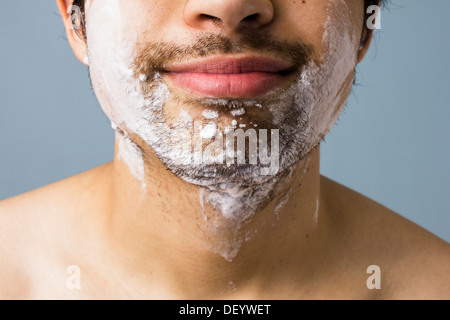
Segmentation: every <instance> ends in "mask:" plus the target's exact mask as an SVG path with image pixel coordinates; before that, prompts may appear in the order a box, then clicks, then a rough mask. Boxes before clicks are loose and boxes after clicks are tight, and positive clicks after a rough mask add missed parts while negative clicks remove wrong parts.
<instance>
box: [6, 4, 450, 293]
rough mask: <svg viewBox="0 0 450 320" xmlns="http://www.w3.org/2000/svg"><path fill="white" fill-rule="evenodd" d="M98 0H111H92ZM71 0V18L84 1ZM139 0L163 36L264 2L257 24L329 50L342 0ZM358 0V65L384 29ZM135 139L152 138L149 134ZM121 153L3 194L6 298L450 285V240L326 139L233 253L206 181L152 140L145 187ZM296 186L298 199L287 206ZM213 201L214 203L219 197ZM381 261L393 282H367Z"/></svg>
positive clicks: (73, 41) (228, 22) (227, 21)
mask: <svg viewBox="0 0 450 320" xmlns="http://www.w3.org/2000/svg"><path fill="white" fill-rule="evenodd" d="M95 1H103V0H91V3H93V2H95ZM57 3H58V6H59V8H60V11H61V14H62V16H63V18H64V20H66V19H67V18H68V17H67V14H66V12H67V6H69V5H70V4H71V1H64V0H58V1H57ZM127 3H129V5H128V7H127V10H129V12H127V14H130V15H132V16H134V15H133V12H134V11H133V10H137V9H136V8H139V6H147V9H148V10H147V11H145V10H144V11H142V10H141V11H139V12H148V17H147V18H146V19H145V20H143V19H144V18H143V16H142V14H140V15H136V20H137V21H136V23H138V24H145V26H146V28H147V30H150V32H151V31H153V32H154V37H157V36H158V35H159V34H164V35H165V36H167V37H170V38H172V39H177V37H179V35H180V34H183V32H180V30H181V31H186V30H188V29H189V30H190V31H192V30H194V31H209V32H217V31H218V29H219V31H220V32H222V33H223V34H225V35H227V36H229V37H234V36H238V35H239V26H240V25H241V22H242V21H243V19H244V18H245V17H246V16H248V15H249V14H253V13H255V12H257V13H259V18H258V19H257V20H256V21H253V22H252V25H251V27H252V28H255V29H257V28H267V31H268V32H270V34H271V35H273V36H274V37H278V38H280V37H281V38H285V39H287V40H298V39H304V40H307V41H308V42H309V43H310V44H312V45H313V46H314V47H315V48H316V49H317V50H316V52H319V53H320V52H321V51H320V50H322V48H321V41H322V38H323V32H324V29H323V28H321V27H320V23H319V22H320V21H323V20H324V19H323V12H324V8H325V7H326V4H327V3H328V1H326V0H321V1H306V3H304V2H302V1H285V0H279V1H271V2H269V1H262V0H261V1H256V0H255V1H245V2H244V1H239V0H228V1H208V2H205V1H201V0H189V1H187V0H183V1H156V0H148V1H138V0H133V1H131V0H130V1H127ZM271 3H272V5H270V4H271ZM346 3H347V6H348V7H349V8H351V11H352V19H353V21H352V24H353V26H356V28H357V29H359V30H361V32H360V33H359V35H360V37H361V43H362V44H363V47H362V48H361V49H360V46H359V45H356V46H355V48H354V50H355V52H356V55H357V60H356V61H355V67H356V64H357V63H359V62H360V61H361V60H362V59H363V58H364V55H365V53H366V52H367V50H368V47H369V44H370V37H371V34H370V33H368V32H363V16H364V15H363V4H362V1H360V0H347V1H346ZM149 8H152V10H150V9H149ZM230 8H231V9H233V10H231V9H230ZM141 9H142V7H141ZM202 14H208V15H210V16H216V17H219V18H220V21H221V22H222V23H221V24H217V23H212V21H211V20H209V19H204V16H202ZM144 16H145V15H144ZM202 17H203V18H202ZM156 30H157V31H156ZM162 30H163V31H164V32H161V31H162ZM292 30H297V31H298V32H297V33H295V32H292ZM67 33H68V39H69V42H70V45H71V46H72V48H73V50H74V53H75V55H76V57H77V58H78V59H79V60H80V61H83V60H84V57H85V55H86V52H87V48H86V44H85V42H84V41H83V40H82V39H80V38H79V37H77V35H75V34H74V33H73V31H72V30H71V29H70V28H68V30H67ZM289 37H291V38H289ZM177 40H178V41H183V39H182V38H181V39H179V38H178V39H177ZM93 80H94V81H95V79H93ZM351 85H352V77H349V78H348V79H347V80H346V81H344V82H343V83H342V88H343V90H342V91H343V92H344V94H343V96H342V97H341V98H342V99H344V100H345V99H346V98H347V96H348V93H349V91H350V88H351ZM171 107H172V105H170V104H169V105H168V106H167V108H168V110H169V111H170V110H171ZM173 107H174V108H175V107H176V106H175V105H173ZM199 113H201V112H199ZM323 134H326V132H323ZM134 139H135V140H136V142H138V143H140V144H143V142H142V141H139V137H134ZM117 153H118V149H117V146H116V157H115V159H114V161H113V162H111V163H108V164H105V165H103V166H101V167H98V168H95V169H92V170H90V171H88V172H85V173H83V174H80V175H77V176H74V177H71V178H69V179H66V180H63V181H60V182H57V183H55V184H52V185H49V186H46V187H43V188H40V189H38V190H35V191H32V192H29V193H26V194H23V195H20V196H17V197H14V198H11V199H8V200H5V201H2V202H0V243H2V246H0V256H1V257H2V263H1V264H0V283H1V286H0V298H4V299H78V298H81V299H103V298H106V299H130V298H137V299H141V298H142V299H205V298H207V299H405V298H406V299H448V298H450V285H449V284H450V273H449V272H448V270H450V246H449V244H448V243H446V242H445V241H443V240H441V239H439V238H437V237H436V236H434V235H432V234H430V233H429V232H427V231H425V230H423V229H422V228H420V227H419V226H417V225H415V224H413V223H411V222H410V221H407V220H406V219H404V218H402V217H401V216H399V215H397V214H396V213H394V212H392V211H390V210H389V209H387V208H384V207H383V206H381V205H379V204H377V203H375V202H374V201H372V200H370V199H368V198H366V197H364V196H363V195H361V194H358V193H357V192H355V191H352V190H350V189H348V188H346V187H344V186H342V185H340V184H338V183H336V182H333V181H331V180H329V179H327V178H325V177H323V176H321V175H320V170H319V169H320V168H319V159H320V154H319V153H320V152H319V147H316V148H314V149H313V150H312V151H311V152H310V153H309V154H308V156H307V157H306V158H305V159H304V160H302V161H300V162H299V164H298V167H297V168H296V170H295V171H294V173H293V175H292V178H291V179H290V180H289V181H288V182H286V184H285V185H283V187H282V188H281V190H279V192H278V194H277V195H276V197H275V199H274V200H273V201H272V202H271V203H269V204H268V205H267V206H265V207H264V208H261V209H260V210H258V212H257V213H256V214H255V215H254V217H253V219H251V221H249V222H248V223H246V224H245V226H244V227H243V229H242V230H241V232H243V233H249V234H252V235H253V237H252V238H251V239H250V240H249V241H246V242H245V243H244V244H243V245H242V247H241V249H240V251H239V253H238V255H237V256H236V258H235V259H234V260H233V261H232V262H228V261H226V260H224V259H223V257H221V256H220V255H218V254H216V253H214V252H213V251H211V250H210V249H209V248H208V247H207V246H205V244H208V243H223V242H226V241H229V240H230V239H232V238H233V237H234V235H235V230H232V229H231V228H229V229H227V228H224V229H223V230H222V232H220V234H214V235H213V234H211V233H208V232H205V231H204V229H203V226H204V225H203V224H204V217H203V214H202V212H201V210H200V205H199V200H198V199H199V198H198V195H199V188H198V186H195V185H193V184H189V183H187V182H185V181H184V180H182V179H180V178H179V177H177V176H176V175H174V174H173V173H172V172H170V171H168V170H166V167H165V166H164V165H163V163H161V162H160V161H159V160H158V158H157V157H156V156H155V155H154V154H153V153H152V151H151V150H150V149H149V150H146V156H145V161H146V164H147V165H146V180H145V183H146V185H147V191H146V192H143V191H142V183H141V182H140V181H138V180H137V179H136V178H135V177H134V176H133V175H132V174H131V173H130V170H129V168H128V166H127V165H126V164H125V163H124V162H123V161H122V160H121V159H120V158H119V157H118V156H117ZM306 164H307V165H306ZM289 190H290V192H291V196H290V197H289V200H288V201H287V203H286V204H285V206H283V207H282V208H281V210H280V211H279V213H278V214H277V215H274V208H275V207H276V205H277V203H279V201H280V199H282V198H283V196H284V195H286V194H287V192H289ZM174 195H176V196H174ZM317 201H318V202H317ZM317 203H318V204H319V206H318V207H316V204H317ZM317 208H318V210H319V211H318V217H319V220H318V221H317V224H316V223H315V222H314V221H315V218H314V216H315V213H316V209H317ZM207 214H211V215H212V214H213V209H212V208H207ZM256 231H257V232H256ZM374 264H375V265H378V266H379V267H380V268H381V272H382V275H381V276H382V277H381V279H382V289H381V290H368V288H367V287H366V280H367V278H368V277H369V275H368V274H366V269H367V267H368V266H371V265H374ZM71 265H77V266H79V267H80V269H81V272H82V273H81V276H82V282H81V285H82V289H81V290H69V289H67V288H66V279H67V277H68V275H67V273H66V269H67V267H68V266H71ZM230 283H232V285H230Z"/></svg>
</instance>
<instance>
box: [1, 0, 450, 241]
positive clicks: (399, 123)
mask: <svg viewBox="0 0 450 320" xmlns="http://www.w3.org/2000/svg"><path fill="white" fill-rule="evenodd" d="M449 13H450V1H448V0H430V1H423V0H393V1H392V4H391V6H390V10H389V11H388V10H384V11H383V12H382V16H381V30H378V31H377V32H376V35H375V42H374V43H373V45H372V48H371V50H370V52H369V54H368V56H367V57H366V59H365V61H364V62H363V63H362V64H361V65H360V66H359V68H358V76H357V83H358V84H357V85H356V86H355V88H354V91H353V93H352V96H351V97H350V99H349V103H348V106H347V108H346V110H345V112H344V114H343V116H342V117H341V119H340V121H339V122H338V124H337V126H335V128H333V130H332V132H331V133H330V134H329V135H328V136H327V138H326V141H325V143H324V144H323V145H322V155H321V157H322V158H321V166H322V169H321V170H322V173H323V174H324V175H326V176H328V177H330V178H332V179H334V180H337V181H338V182H340V183H343V184H344V185H347V186H348V187H350V188H353V189H355V190H357V191H359V192H361V193H363V194H365V195H367V196H369V197H371V198H372V199H374V200H376V201H378V202H379V203H381V204H383V205H385V206H387V207H389V208H390V209H392V210H394V211H396V212H398V213H400V214H401V215H403V216H404V217H407V218H408V219H410V220H412V221H414V222H416V223H417V224H419V225H421V226H423V227H424V228H426V229H428V230H430V231H431V232H433V233H435V234H437V235H438V236H440V237H441V238H443V239H445V240H446V241H450V200H449V198H450V169H449V163H450V132H449V125H450V106H449V105H450V27H449V26H450V24H449V23H448V14H449ZM113 144H114V138H113V131H112V129H111V127H110V123H109V121H108V119H107V118H106V116H104V114H103V112H102V111H101V109H100V107H99V105H98V103H97V101H96V98H95V96H94V94H93V92H92V90H91V88H90V81H89V79H88V74H87V68H86V67H84V66H83V65H82V64H81V63H79V62H78V61H77V60H76V59H75V57H74V56H73V54H72V52H71V49H70V47H69V45H68V43H67V41H66V37H65V34H64V27H63V24H62V22H61V19H60V17H59V14H58V12H57V8H56V4H55V1H53V0H40V1H32V0H28V1H26V0H14V1H4V2H3V3H2V8H1V11H0V200H1V199H5V198H8V197H11V196H14V195H17V194H20V193H23V192H26V191H29V190H32V189H35V188H38V187H40V186H43V185H46V184H49V183H52V182H55V181H58V180H60V179H63V178H66V177H69V176H72V175H74V174H77V173H80V172H83V171H85V170H88V169H90V168H93V167H96V166H98V165H101V164H103V163H106V162H108V161H111V160H112V159H113V150H114V146H113Z"/></svg>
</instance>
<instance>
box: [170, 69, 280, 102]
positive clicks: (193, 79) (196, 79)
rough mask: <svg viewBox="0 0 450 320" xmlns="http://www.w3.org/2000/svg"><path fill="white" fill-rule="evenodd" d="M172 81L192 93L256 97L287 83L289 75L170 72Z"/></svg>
mask: <svg viewBox="0 0 450 320" xmlns="http://www.w3.org/2000/svg"><path fill="white" fill-rule="evenodd" d="M167 76H168V77H169V79H170V80H171V82H172V83H173V84H174V85H175V86H177V87H179V88H181V89H184V90H185V91H187V92H189V93H191V94H197V95H201V96H207V97H217V98H256V97H260V96H263V95H265V94H267V93H269V92H270V91H273V90H275V89H277V88H279V87H281V86H283V84H285V83H286V81H287V80H288V76H286V75H281V74H278V73H267V72H249V73H236V74H211V73H191V72H170V73H167Z"/></svg>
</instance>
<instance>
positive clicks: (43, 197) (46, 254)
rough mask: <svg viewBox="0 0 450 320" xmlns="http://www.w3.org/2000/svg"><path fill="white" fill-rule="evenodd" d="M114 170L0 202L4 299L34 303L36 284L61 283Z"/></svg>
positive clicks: (0, 290)
mask: <svg viewBox="0 0 450 320" xmlns="http://www.w3.org/2000/svg"><path fill="white" fill-rule="evenodd" d="M108 166H109V165H108V164H107V165H104V166H101V167H98V168H95V169H92V170H90V171H87V172H85V173H82V174H79V175H76V176H73V177H70V178H68V179H64V180H61V181H59V182H56V183H53V184H51V185H48V186H45V187H42V188H39V189H36V190H34V191H31V192H27V193H25V194H22V195H19V196H16V197H13V198H10V199H6V200H3V201H0V256H1V257H2V263H1V264H0V299H24V298H25V299H26V298H31V297H33V296H34V291H35V290H36V288H33V284H32V283H34V282H35V281H34V280H35V279H41V280H42V281H45V280H50V279H52V278H54V277H55V274H56V273H57V272H58V270H59V266H58V263H59V262H60V261H61V260H62V258H63V257H62V256H63V255H64V251H65V250H64V248H67V246H69V242H71V241H72V240H73V239H74V238H76V237H75V236H74V234H73V232H74V231H73V226H75V225H77V224H79V223H80V221H79V219H78V218H79V217H80V216H81V215H82V214H83V212H85V211H86V209H87V206H89V205H90V204H89V199H90V198H93V197H95V193H97V192H99V191H98V188H97V186H98V183H99V182H98V181H99V180H101V178H100V177H101V176H102V175H105V173H106V172H107V171H108ZM99 178H100V179H99ZM56 269H58V270H56ZM61 270H62V272H60V273H62V274H63V273H64V269H63V266H61ZM46 278H48V279H46Z"/></svg>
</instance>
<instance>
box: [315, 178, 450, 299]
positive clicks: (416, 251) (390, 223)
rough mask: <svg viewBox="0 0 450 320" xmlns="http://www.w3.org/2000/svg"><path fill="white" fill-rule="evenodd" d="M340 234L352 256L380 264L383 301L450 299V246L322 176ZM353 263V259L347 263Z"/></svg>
mask: <svg viewBox="0 0 450 320" xmlns="http://www.w3.org/2000/svg"><path fill="white" fill-rule="evenodd" d="M321 185H322V190H323V192H324V193H325V197H326V199H327V200H326V201H327V204H326V205H327V206H328V207H329V208H330V209H331V212H333V213H332V219H333V220H334V223H335V224H336V225H337V226H339V228H338V229H339V230H340V231H343V232H341V234H340V235H338V236H336V237H337V239H336V240H337V243H339V244H341V247H340V248H341V249H342V250H347V252H350V254H348V257H349V259H350V260H351V261H352V262H356V263H357V264H358V263H360V264H361V266H370V265H376V266H379V267H380V270H381V273H382V289H381V290H379V291H377V292H376V294H374V298H380V299H449V298H450V245H449V243H447V242H446V241H444V240H442V239H440V238H439V237H437V236H435V235H433V234H432V233H430V232H428V231H427V230H425V229H423V228H422V227H420V226H418V225H416V224H415V223H413V222H411V221H409V220H408V219H406V218H404V217H402V216H400V215H399V214H397V213H395V212H393V211H391V210H389V209H387V208H386V207H384V206H382V205H380V204H379V203H377V202H375V201H373V200H371V199H369V198H367V197H365V196H363V195H361V194H359V193H357V192H355V191H353V190H351V189H349V188H346V187H344V186H342V185H340V184H338V183H336V182H334V181H332V180H330V179H328V178H325V177H322V181H321ZM349 263H350V264H351V262H349Z"/></svg>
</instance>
